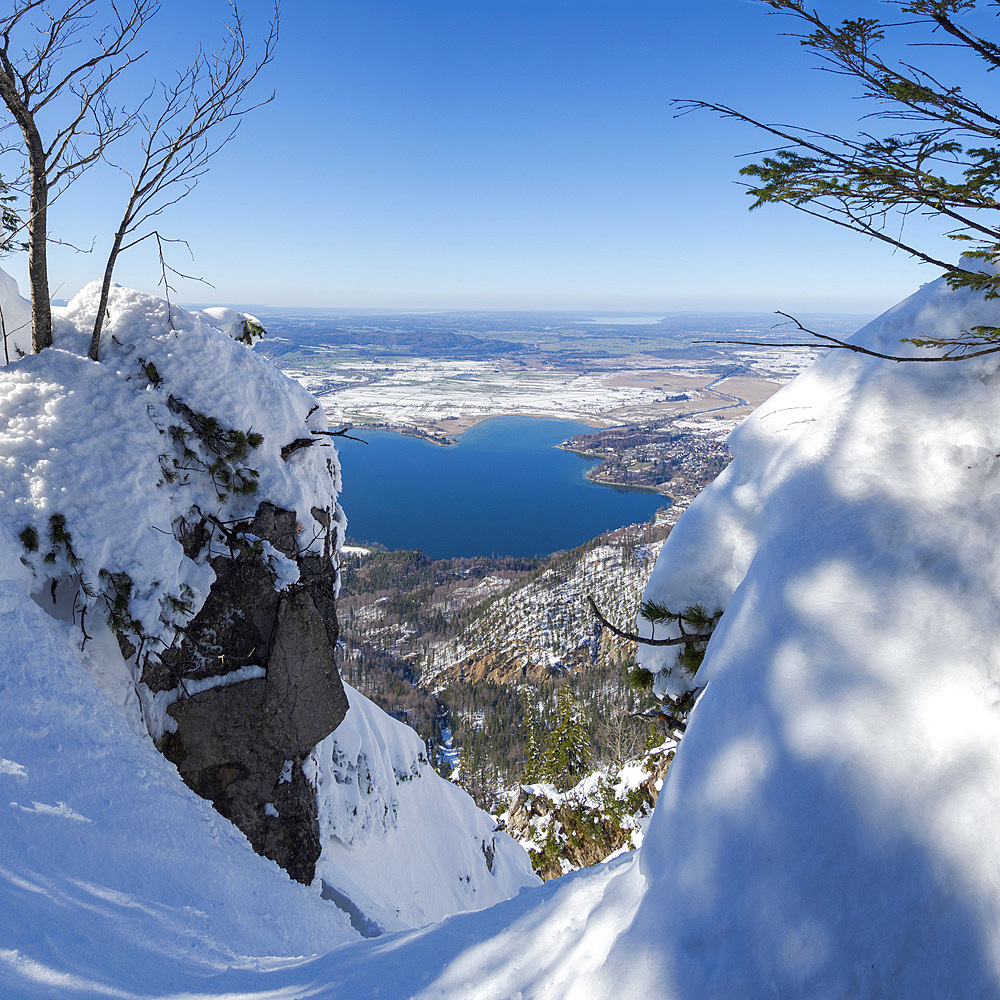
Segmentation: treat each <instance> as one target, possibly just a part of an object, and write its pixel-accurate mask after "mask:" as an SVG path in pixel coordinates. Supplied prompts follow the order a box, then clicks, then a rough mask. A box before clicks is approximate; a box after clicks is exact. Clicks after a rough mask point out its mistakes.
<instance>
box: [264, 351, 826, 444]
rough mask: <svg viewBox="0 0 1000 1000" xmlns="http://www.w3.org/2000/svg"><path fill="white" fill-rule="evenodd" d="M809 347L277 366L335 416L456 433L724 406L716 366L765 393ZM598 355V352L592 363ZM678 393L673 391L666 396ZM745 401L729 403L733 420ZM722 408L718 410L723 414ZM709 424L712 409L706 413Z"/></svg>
mask: <svg viewBox="0 0 1000 1000" xmlns="http://www.w3.org/2000/svg"><path fill="white" fill-rule="evenodd" d="M809 357H810V353H809V352H786V353H785V354H782V352H778V351H774V350H773V349H764V350H762V351H761V356H760V357H757V356H756V355H755V354H754V352H752V351H744V350H733V352H732V354H731V355H729V356H727V358H726V360H725V361H717V362H706V363H703V364H702V363H698V364H692V363H690V362H684V363H678V362H663V361H659V360H656V359H653V358H629V359H622V360H621V363H620V369H619V370H615V371H601V370H597V371H594V372H590V373H582V372H580V371H578V370H575V369H571V368H564V367H561V366H559V365H555V364H538V365H536V366H527V365H524V364H516V363H511V362H508V361H499V362H494V361H475V360H469V361H456V360H451V359H441V358H407V359H399V358H385V359H379V360H378V361H363V360H356V359H352V360H343V359H341V358H339V357H338V355H337V354H336V353H335V352H333V351H332V350H331V351H330V352H328V353H324V352H322V351H319V350H317V351H316V352H315V355H314V359H313V363H312V364H310V365H295V364H288V365H286V366H285V367H284V370H285V372H286V374H288V375H290V376H291V377H292V378H294V379H296V380H297V381H298V382H299V383H300V384H301V385H303V386H304V387H305V388H306V389H308V390H309V391H310V392H313V393H315V394H316V396H317V398H319V399H320V400H321V401H322V403H323V406H324V408H325V410H326V412H327V416H328V417H329V419H330V421H331V422H332V423H335V424H362V423H388V424H392V425H397V426H398V425H400V424H403V425H409V426H413V427H419V428H424V429H434V430H437V431H443V432H445V433H460V432H461V431H462V430H464V429H466V428H467V427H468V426H469V425H470V424H473V423H475V422H477V421H479V420H484V419H486V418H488V417H495V416H502V415H506V414H524V415H528V416H539V417H552V418H557V419H563V420H582V421H589V422H590V423H593V424H595V425H604V426H608V425H612V424H616V423H627V422H630V421H642V420H649V419H650V418H651V417H652V416H654V415H656V416H665V415H668V414H678V413H692V414H694V413H699V412H701V411H704V410H716V409H718V408H719V407H725V406H733V405H734V402H735V401H732V400H725V399H720V397H719V396H717V395H715V394H713V393H711V392H706V391H704V387H705V386H706V385H707V384H708V383H710V382H711V381H713V380H715V379H716V378H718V376H719V373H720V371H723V370H731V369H733V368H734V366H735V367H738V368H739V369H740V370H742V371H744V372H745V373H746V375H747V382H748V383H750V382H755V390H754V393H753V397H754V401H755V402H756V401H760V400H761V399H765V398H766V397H767V396H768V395H769V394H770V393H771V392H773V391H774V387H775V385H776V384H780V383H782V382H785V381H787V380H788V379H789V378H790V377H791V376H792V375H793V374H795V373H797V372H798V371H801V370H802V368H803V367H805V365H806V364H807V363H808V360H809ZM606 364H607V359H603V360H602V362H601V366H602V367H603V366H605V365H606ZM676 397H681V398H679V399H678V398H676ZM748 412H749V409H748V408H747V407H746V406H745V405H742V406H737V407H736V408H735V409H734V410H733V414H735V415H736V417H735V418H734V423H735V420H736V419H739V418H742V417H744V416H746V414H747V413H748ZM727 416H728V415H727ZM711 422H712V423H713V426H714V424H715V417H714V416H713V418H712V419H711Z"/></svg>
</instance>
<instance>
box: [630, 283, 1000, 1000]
mask: <svg viewBox="0 0 1000 1000" xmlns="http://www.w3.org/2000/svg"><path fill="white" fill-rule="evenodd" d="M976 325H1000V308H998V305H997V303H996V302H983V301H982V300H981V299H978V298H977V297H975V296H973V295H971V294H969V293H967V292H962V291H953V290H951V289H949V288H948V287H947V285H946V284H945V283H944V282H943V281H937V282H934V283H932V284H930V285H928V286H925V287H924V288H922V289H921V290H920V291H919V292H917V293H916V294H915V295H913V296H912V297H911V298H909V299H907V300H906V301H904V302H903V303H901V304H900V305H898V306H896V307H895V308H894V309H892V310H890V311H889V312H888V313H886V314H885V315H884V316H882V317H880V318H879V319H877V320H876V321H874V322H873V323H872V324H871V325H869V326H868V327H866V328H865V329H863V330H862V331H860V332H859V334H857V337H856V340H857V342H859V343H862V344H864V345H865V346H869V347H872V348H874V349H876V350H880V351H883V352H886V353H897V354H898V353H900V351H904V352H905V351H909V352H910V353H912V354H913V355H915V356H917V355H919V353H920V349H918V348H915V347H908V346H907V345H901V344H900V343H899V341H900V340H901V338H904V337H920V336H926V335H930V336H940V337H953V336H957V335H959V334H960V333H961V332H962V331H964V330H968V329H969V328H971V327H973V326H976ZM925 353H926V352H925ZM998 417H1000V366H998V362H997V359H996V356H992V357H986V358H982V359H976V360H971V361H963V362H953V363H952V362H947V363H940V364H895V363H893V362H886V361H877V360H875V359H872V358H866V357H863V356H859V355H855V354H848V353H847V352H833V353H830V354H828V355H827V356H825V357H823V358H822V359H821V360H820V361H819V362H817V363H816V364H815V365H813V367H812V368H811V369H809V370H808V371H807V372H805V373H804V374H803V375H801V376H800V377H799V378H798V379H796V381H795V382H794V383H792V384H791V385H790V386H788V387H787V388H785V389H784V390H782V391H781V392H779V393H778V394H777V395H776V396H774V397H773V398H772V399H771V400H770V401H769V402H768V403H766V404H765V405H764V406H763V407H761V408H760V409H759V410H758V411H757V412H756V413H755V414H754V415H753V416H752V417H751V418H750V419H748V420H747V421H746V423H744V424H743V425H742V426H741V427H740V428H739V429H738V430H737V431H736V432H735V434H734V435H733V436H732V438H731V439H730V447H731V450H732V453H733V455H734V461H733V463H732V465H731V466H730V467H729V469H728V470H727V471H726V472H725V473H724V474H723V475H722V476H721V477H720V479H719V481H718V482H717V483H716V484H715V485H714V486H713V487H712V488H710V489H709V490H707V491H705V493H703V494H702V496H701V497H700V498H699V499H698V500H697V501H696V502H695V503H694V504H693V505H692V506H691V508H690V509H689V510H688V512H687V513H686V514H685V515H684V516H683V517H682V518H681V520H680V522H679V524H678V526H677V528H676V529H675V531H674V533H673V534H672V535H671V537H670V539H669V540H668V542H667V545H666V546H665V548H664V550H663V553H662V555H661V557H660V560H659V563H658V565H657V567H656V569H655V571H654V573H653V576H652V578H651V580H650V583H649V586H648V590H647V596H648V597H652V598H655V599H656V600H658V601H661V602H663V603H666V604H667V605H668V606H670V607H671V608H674V607H683V606H686V605H690V604H692V603H695V602H699V603H702V604H704V605H705V606H707V607H711V608H715V607H719V608H725V614H724V616H723V618H722V621H721V623H720V624H719V626H718V628H717V630H716V633H715V635H714V636H713V638H712V640H711V643H710V645H709V651H708V655H707V656H706V658H705V661H704V664H703V666H702V668H701V670H700V671H699V673H698V676H697V678H696V679H695V680H694V681H690V680H689V679H685V678H684V677H683V676H681V675H679V672H678V671H677V670H676V668H672V667H671V664H670V658H669V655H668V654H666V653H665V652H664V651H663V649H662V648H661V649H654V648H649V647H647V649H646V651H645V654H644V655H645V660H644V663H645V664H646V666H648V667H650V668H652V669H654V670H655V669H662V670H670V673H669V674H667V673H662V674H661V675H660V677H659V678H658V683H659V684H660V686H661V689H667V690H670V689H673V690H677V689H678V688H679V687H681V686H684V685H687V684H692V683H696V684H697V685H698V686H704V688H705V690H704V692H703V693H702V695H701V697H700V701H699V702H698V704H697V706H696V708H695V710H694V713H693V715H692V722H691V726H690V728H689V730H688V733H687V735H686V736H685V738H684V741H683V743H682V745H681V748H680V751H679V752H678V755H677V758H676V760H675V762H674V765H673V768H672V770H671V772H670V774H669V776H668V779H667V782H666V784H665V786H664V789H663V794H662V795H661V797H660V800H659V803H658V805H657V808H656V811H655V813H654V817H653V821H652V823H651V826H650V830H649V833H648V836H647V839H646V842H645V844H644V846H643V850H642V855H641V861H640V869H641V872H642V874H643V877H644V878H645V879H646V880H647V882H648V890H647V892H646V894H645V896H644V899H643V902H642V904H641V905H640V907H639V909H638V911H637V913H636V916H635V922H634V924H633V927H632V930H631V932H630V936H629V940H628V941H623V942H621V944H620V946H619V947H618V949H616V952H615V954H617V955H619V956H622V957H624V955H626V954H627V953H629V952H630V951H632V952H634V953H636V954H638V953H639V952H641V950H642V948H643V946H644V944H645V945H648V946H649V948H650V949H651V952H650V954H651V956H652V957H651V958H648V959H646V960H645V962H646V965H647V971H646V973H645V975H646V976H647V977H648V981H649V983H650V984H655V985H656V987H657V989H660V990H662V991H663V995H672V996H677V997H684V998H687V997H696V996H705V997H725V996H742V997H757V996H760V997H764V996H787V997H796V996H798V997H802V996H809V997H876V996H878V997H881V996H885V997H889V996H899V997H902V996H906V997H934V996H948V997H977V996H994V995H997V994H998V993H1000V838H998V837H997V835H996V826H995V817H996V816H997V814H998V809H1000V781H998V775H1000V630H998V622H1000V614H998V612H1000V551H998V544H1000V420H998ZM668 893H669V894H671V895H672V896H673V902H672V905H671V917H670V932H669V934H667V935H664V934H663V913H662V909H661V907H660V906H659V903H658V901H659V900H660V899H662V898H664V897H665V896H666V895H667V894H668ZM654 942H655V945H654ZM654 949H655V950H654Z"/></svg>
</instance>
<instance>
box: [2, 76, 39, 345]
mask: <svg viewBox="0 0 1000 1000" xmlns="http://www.w3.org/2000/svg"><path fill="white" fill-rule="evenodd" d="M0 98H2V99H3V102H4V103H5V104H6V105H7V107H8V108H9V109H10V112H11V114H12V115H13V116H14V118H15V120H16V121H17V124H18V125H19V126H20V129H21V132H22V133H23V135H24V142H25V145H26V146H27V149H28V163H29V169H30V173H31V212H30V215H29V216H28V277H29V280H30V283H31V349H32V350H33V351H34V352H35V353H36V354H37V353H38V351H40V350H42V349H43V348H45V347H50V346H51V345H52V305H51V303H50V302H49V267H48V256H47V251H48V242H47V241H48V209H49V182H48V177H47V176H46V173H45V148H44V147H43V146H42V139H41V136H40V135H39V134H38V128H37V127H36V125H35V120H34V117H33V116H32V114H31V113H30V112H29V111H28V109H27V108H26V107H25V106H24V103H23V102H22V101H21V98H20V95H19V94H18V92H17V88H16V86H15V84H14V81H13V79H11V77H10V76H8V75H7V73H5V72H0Z"/></svg>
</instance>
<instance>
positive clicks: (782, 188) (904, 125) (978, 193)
mask: <svg viewBox="0 0 1000 1000" xmlns="http://www.w3.org/2000/svg"><path fill="white" fill-rule="evenodd" d="M760 2H761V3H763V4H764V5H765V6H767V7H770V8H771V9H772V10H773V11H776V12H779V13H782V14H785V15H788V16H789V17H791V18H792V19H793V20H794V21H796V22H798V23H799V24H801V25H802V26H803V27H804V32H803V33H802V34H792V35H791V37H794V38H797V39H798V40H799V42H800V44H801V45H803V46H804V47H805V48H807V49H809V50H810V51H811V52H813V53H815V54H816V56H817V57H818V59H819V60H820V61H821V63H822V68H823V69H827V70H830V71H832V72H834V73H837V74H840V75H843V76H847V77H850V78H853V79H854V80H855V81H856V82H857V83H858V84H859V86H860V91H861V97H862V98H863V99H864V100H867V101H870V102H873V103H874V105H875V109H874V110H873V111H872V112H871V113H870V114H868V115H867V116H866V117H867V129H868V130H867V131H865V132H863V133H861V134H859V135H857V136H843V135H837V134H831V133H828V132H825V131H823V130H822V129H817V128H816V127H815V126H812V127H808V128H804V127H796V126H785V125H771V124H767V123H765V122H762V121H760V120H758V119H756V118H754V117H751V116H750V115H747V114H744V113H743V112H741V111H738V110H736V109H734V108H731V107H729V106H727V105H723V104H713V103H709V102H705V101H682V102H679V105H680V107H681V108H682V113H683V112H684V111H688V110H693V109H698V108H704V109H708V110H711V111H714V112H716V113H718V114H720V115H722V116H723V117H726V118H735V119H737V120H739V121H742V122H746V123H747V124H750V125H754V126H756V127H757V128H759V129H761V130H763V131H764V132H767V133H769V135H770V136H771V137H773V138H775V139H777V148H776V149H775V150H774V151H773V152H772V153H770V154H769V155H767V156H764V157H763V158H762V159H760V160H759V161H758V162H757V163H752V164H750V165H748V166H746V167H744V168H743V169H742V171H741V173H742V174H743V175H744V176H746V177H748V178H750V182H749V183H748V185H747V191H748V194H749V195H750V197H751V198H752V199H753V204H752V205H751V209H754V208H758V207H759V206H761V205H765V204H768V203H774V202H780V203H783V204H786V205H791V206H792V207H794V208H796V209H799V210H800V211H802V212H805V213H807V214H809V215H815V216H817V217H819V218H822V219H826V220H827V221H829V222H833V223H834V224H835V225H838V226H842V227H844V228H847V229H852V230H854V231H855V232H859V233H862V234H863V235H865V236H867V237H869V238H871V239H875V240H879V241H881V242H883V243H885V244H887V245H889V246H890V247H893V248H894V249H901V250H904V251H906V252H907V253H909V254H912V255H913V256H914V257H916V258H917V259H918V260H921V261H924V262H926V263H929V264H932V265H934V266H935V267H937V268H939V269H940V270H942V271H943V272H944V276H945V277H946V278H947V280H948V282H949V284H951V286H952V287H954V288H971V289H973V290H977V291H981V292H982V293H983V294H984V295H985V297H986V298H988V299H992V298H998V297H1000V273H997V271H998V270H1000V269H996V268H994V267H993V266H989V267H987V268H985V269H984V270H983V271H980V270H978V269H977V262H983V263H985V264H987V265H997V264H1000V222H998V221H997V218H998V217H995V216H993V215H992V213H993V212H995V211H998V210H1000V196H998V192H1000V112H995V111H992V110H991V109H990V107H989V105H988V103H987V101H986V100H984V99H983V97H985V98H988V97H990V96H992V94H993V93H994V88H993V86H992V83H993V82H994V81H993V80H992V79H991V78H990V77H989V76H988V74H989V73H990V72H991V71H993V70H996V69H997V68H1000V43H998V42H997V41H996V40H994V39H992V38H990V37H989V32H991V31H995V24H996V20H995V17H994V16H992V15H991V13H990V11H988V10H986V9H985V8H990V7H994V8H995V7H996V6H997V5H996V3H995V2H993V0H991V2H985V0H883V2H884V3H885V4H886V5H888V6H889V7H891V8H898V11H899V13H900V14H901V15H902V16H901V17H899V18H896V19H893V20H891V21H882V20H879V19H877V18H870V17H856V18H851V19H848V20H845V21H843V22H841V23H840V24H839V25H838V24H835V23H832V22H831V23H828V22H826V21H824V20H823V19H822V17H821V16H820V15H819V13H818V12H817V11H816V10H814V9H812V7H811V6H807V5H806V3H805V0H760ZM900 44H901V45H902V47H904V48H906V47H919V49H920V53H921V61H922V63H923V65H921V66H917V65H914V64H913V63H912V62H911V61H910V59H908V58H906V57H905V56H902V53H899V52H894V51H893V46H894V45H895V46H896V47H897V48H898V47H899V46H900ZM936 48H937V49H941V48H943V49H945V50H947V53H948V58H947V60H937V59H936V58H935V55H936V53H935V49H936ZM962 58H965V60H966V66H965V67H964V68H963V69H962V71H961V72H962V73H963V75H964V76H965V77H966V81H965V82H966V83H967V84H968V86H963V85H960V84H959V83H958V82H956V81H955V80H952V79H948V78H947V77H948V76H950V75H951V74H952V73H953V72H954V69H955V66H956V65H959V62H960V60H961V59H962ZM977 92H978V93H980V94H982V95H983V97H979V96H978V95H977ZM880 122H891V123H894V125H893V126H892V127H889V128H884V127H881V126H880V125H879V124H878V123H880ZM896 125H899V126H901V127H900V128H898V129H897V128H896ZM914 213H917V214H920V215H923V216H926V217H929V218H931V219H933V220H935V221H937V222H940V223H941V224H942V226H941V228H942V230H943V235H946V236H947V237H948V238H950V239H952V240H956V241H958V245H957V248H956V249H957V251H958V252H955V253H947V252H945V251H944V250H943V249H938V248H937V246H936V245H935V243H934V242H928V241H926V240H924V239H922V238H921V239H920V240H919V241H918V240H916V239H914V237H913V231H912V230H911V229H908V228H907V227H906V225H905V223H906V221H907V219H908V217H909V216H911V215H912V214H914ZM795 322H797V321H795ZM798 326H799V328H800V330H802V331H803V332H805V333H809V334H812V335H813V336H815V337H817V338H819V340H818V341H811V342H808V346H811V347H816V346H824V347H833V348H846V349H849V350H853V351H858V352H859V353H863V354H874V355H875V356H876V357H883V358H889V359H891V360H899V361H910V360H916V361H953V360H960V359H962V358H969V357H977V356H979V355H981V354H989V353H993V352H995V351H1000V328H998V327H992V326H990V327H986V326H983V327H974V328H973V329H971V330H967V331H963V332H960V333H958V334H957V335H956V336H955V337H952V338H945V339H942V338H926V339H921V338H914V339H912V340H911V341H910V342H911V343H914V344H916V345H917V346H919V347H925V348H930V349H932V350H931V351H929V352H928V353H927V354H923V353H921V354H918V355H917V356H916V357H912V356H907V357H898V356H895V355H887V354H880V353H878V352H874V351H870V350H868V349H866V348H861V347H857V346H856V345H849V344H846V343H845V342H843V341H839V340H837V339H836V338H833V337H830V336H828V335H825V334H818V333H814V332H813V331H811V330H806V329H805V328H804V327H802V326H801V324H798ZM737 343H738V342H737ZM785 346H800V345H798V344H789V345H785Z"/></svg>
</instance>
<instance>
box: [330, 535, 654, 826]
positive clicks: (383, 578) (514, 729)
mask: <svg viewBox="0 0 1000 1000" xmlns="http://www.w3.org/2000/svg"><path fill="white" fill-rule="evenodd" d="M669 531H670V528H669V525H668V524H666V523H665V522H664V521H663V520H662V519H654V521H653V522H651V523H649V524H644V525H631V526H628V527H625V528H621V529H619V530H617V531H614V532H610V533H607V534H604V535H602V536H600V537H599V538H596V539H593V540H592V541H591V542H588V543H587V544H586V545H582V546H580V547H578V548H576V549H572V550H570V551H567V552H557V553H554V554H553V555H551V556H548V557H545V558H542V559H492V558H482V559H444V560H431V559H428V558H427V557H426V556H424V555H423V553H420V552H404V551H396V552H379V551H370V552H357V551H354V552H348V553H345V555H344V563H343V566H342V574H343V580H344V583H343V590H342V592H341V598H340V605H339V609H340V617H341V621H342V624H343V638H344V649H343V660H342V664H341V669H342V671H343V674H344V677H345V678H346V679H347V680H349V682H350V683H351V684H354V685H356V686H357V687H358V688H359V689H360V690H362V691H363V692H364V693H365V694H367V695H368V696H369V697H370V698H372V699H373V700H374V701H376V703H378V704H379V705H381V706H382V707H383V708H385V709H386V710H387V711H389V712H390V713H392V714H394V715H396V716H397V717H398V718H401V719H404V720H405V721H407V722H409V723H410V724H411V725H413V726H414V728H416V729H417V731H418V732H419V733H420V734H421V735H422V736H423V737H424V739H425V740H426V741H427V742H428V746H429V749H430V751H431V755H432V757H435V758H436V759H438V761H439V767H440V768H441V770H442V772H443V773H451V771H452V765H453V763H454V762H455V761H456V760H460V767H459V772H458V774H457V775H455V778H456V780H457V781H459V783H460V784H462V785H463V786H464V787H465V788H466V789H467V790H468V791H470V792H471V793H472V794H473V796H474V797H475V798H476V800H477V801H478V802H479V804H480V805H483V806H484V807H487V808H490V809H493V810H497V809H499V808H502V807H503V802H504V800H505V797H506V793H507V791H508V790H509V789H510V787H511V786H512V785H513V784H514V783H515V782H517V780H518V779H519V778H521V777H522V776H523V774H524V772H525V764H526V760H527V756H528V741H529V736H530V730H531V727H532V726H534V727H535V728H536V729H538V730H540V731H544V730H546V729H548V728H549V727H550V726H551V723H552V720H553V717H554V715H555V713H556V711H557V701H558V692H559V690H560V689H561V688H563V687H566V688H568V689H569V690H570V691H571V692H572V694H573V696H574V698H575V699H576V701H577V702H578V703H579V706H580V711H581V715H582V718H583V720H584V725H585V728H586V732H587V736H588V739H589V741H590V744H591V746H592V748H593V750H592V756H593V760H594V761H595V762H602V761H607V762H611V761H615V762H617V763H621V762H622V761H623V760H624V759H626V758H627V757H628V756H630V755H631V756H634V755H635V754H636V753H638V752H639V751H641V749H642V746H643V745H644V742H645V739H646V736H647V734H648V730H649V727H648V725H644V724H643V723H642V722H641V720H640V721H636V720H631V719H629V718H628V717H627V716H628V713H629V712H633V711H636V710H638V709H640V708H643V707H645V705H646V703H647V702H651V698H650V697H649V695H648V694H647V693H646V692H644V691H642V690H641V689H637V688H636V687H635V685H634V683H633V675H634V673H635V671H634V667H635V645H634V643H630V642H627V641H625V640H622V639H620V638H618V637H616V636H614V635H612V634H610V633H608V632H607V631H606V630H602V629H601V628H600V625H599V623H598V622H597V621H596V619H595V618H594V616H593V614H592V612H591V611H590V610H589V608H588V607H587V604H586V598H587V596H588V595H593V596H594V598H595V600H596V601H597V602H598V604H599V606H600V607H601V608H602V609H603V610H604V613H605V614H606V615H608V616H609V617H610V618H611V619H612V620H615V621H618V622H621V623H623V624H625V625H627V626H628V627H631V624H632V623H633V622H634V621H635V615H636V611H637V609H638V606H639V602H640V599H641V596H642V591H643V589H644V587H645V584H646V581H647V579H648V577H649V573H650V571H651V569H652V564H653V560H654V559H655V557H656V554H657V553H658V552H659V549H660V547H661V546H662V544H663V540H664V539H665V538H666V536H667V534H668V533H669ZM455 750H457V751H458V752H457V755H456V753H455ZM449 751H452V752H449Z"/></svg>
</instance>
